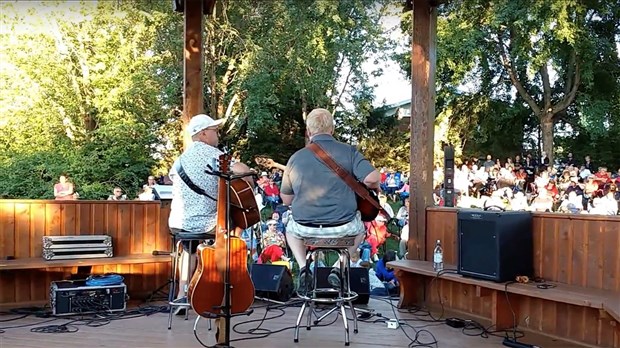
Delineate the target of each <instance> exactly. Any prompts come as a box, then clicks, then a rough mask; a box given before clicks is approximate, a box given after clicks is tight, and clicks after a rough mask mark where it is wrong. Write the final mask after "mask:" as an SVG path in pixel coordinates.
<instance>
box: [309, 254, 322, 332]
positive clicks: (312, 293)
mask: <svg viewBox="0 0 620 348" xmlns="http://www.w3.org/2000/svg"><path fill="white" fill-rule="evenodd" d="M306 255H308V256H307V257H306V267H310V259H313V260H315V258H316V251H310V252H309V253H306ZM318 264H319V263H318V262H316V261H315V262H314V267H312V290H311V291H310V293H309V294H308V293H307V294H308V295H309V297H310V301H309V302H310V303H309V306H308V307H309V308H308V323H307V325H306V330H311V329H312V314H313V313H314V301H313V299H314V298H315V296H316V288H317V281H316V273H317V271H318V269H319V267H318Z"/></svg>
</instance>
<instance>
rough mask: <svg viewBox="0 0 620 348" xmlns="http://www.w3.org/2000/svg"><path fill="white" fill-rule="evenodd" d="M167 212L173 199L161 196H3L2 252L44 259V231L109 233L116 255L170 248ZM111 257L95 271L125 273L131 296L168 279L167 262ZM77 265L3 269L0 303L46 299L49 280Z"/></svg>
mask: <svg viewBox="0 0 620 348" xmlns="http://www.w3.org/2000/svg"><path fill="white" fill-rule="evenodd" d="M169 211H170V209H169V204H161V203H160V202H159V201H155V202H142V201H120V202H117V201H62V202H61V201H46V200H0V257H1V258H3V259H4V258H6V257H8V256H12V257H14V258H15V259H24V258H41V253H42V237H43V236H45V235H49V236H70V235H91V234H106V235H110V236H112V243H113V249H114V256H128V255H137V254H150V253H151V252H152V251H153V250H170V237H169V234H168V215H169ZM111 260H113V259H111ZM111 262H112V264H110V265H106V266H94V267H93V269H92V271H93V273H96V274H101V273H107V272H116V273H120V274H123V275H124V276H125V278H126V279H125V283H126V284H127V286H128V292H129V294H130V295H132V296H133V297H139V296H142V295H145V294H147V293H149V292H150V291H153V290H154V289H156V288H157V286H158V285H160V284H164V283H165V282H166V281H167V279H168V275H169V269H170V266H169V263H145V264H131V265H127V264H123V265H116V264H113V261H111ZM74 268H75V267H73V268H71V267H69V268H48V269H32V270H15V271H11V270H4V271H1V272H0V284H2V286H0V304H20V303H31V302H40V301H45V300H47V299H48V296H49V295H48V293H49V286H50V282H51V281H53V280H60V279H65V278H67V277H68V276H70V274H71V273H72V271H74Z"/></svg>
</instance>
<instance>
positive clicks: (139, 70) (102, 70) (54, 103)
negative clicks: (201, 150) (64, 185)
mask: <svg viewBox="0 0 620 348" xmlns="http://www.w3.org/2000/svg"><path fill="white" fill-rule="evenodd" d="M35 5H36V6H35ZM1 6H2V12H3V13H5V15H4V16H3V18H2V20H3V23H5V24H7V26H10V27H11V29H12V30H10V31H8V32H3V33H2V37H1V40H2V42H4V43H7V44H6V45H2V48H0V50H1V52H0V54H1V55H2V57H3V67H6V68H7V69H3V70H2V73H1V74H0V79H2V80H1V81H2V83H1V84H0V85H2V86H6V88H3V89H2V91H1V93H0V95H1V98H3V100H2V103H1V105H2V106H0V115H2V122H1V123H0V127H2V132H0V134H1V135H0V161H1V163H2V166H1V168H2V169H0V171H1V172H2V173H0V175H1V176H2V177H3V178H8V179H6V180H7V182H6V183H5V184H4V185H3V187H2V192H1V193H0V194H1V195H2V196H5V197H30V198H32V197H38V198H50V197H51V196H52V190H51V183H52V181H53V180H55V178H57V177H58V175H59V174H60V173H61V172H67V173H68V174H69V175H70V177H71V178H72V179H73V180H74V181H75V183H76V187H77V190H78V192H79V193H80V194H81V196H82V197H84V198H91V199H92V198H102V197H105V196H107V194H109V193H110V192H111V188H112V187H114V186H121V187H122V188H124V189H125V191H127V192H128V193H129V194H130V195H131V194H133V193H135V192H136V191H137V189H138V187H139V186H140V183H142V182H143V181H145V177H146V176H147V175H148V174H149V173H150V171H151V168H152V167H154V165H155V163H156V158H155V155H156V154H157V153H158V151H157V150H158V144H159V143H161V141H160V139H159V138H158V134H159V132H160V130H161V128H162V127H164V126H165V123H166V121H167V119H168V113H169V111H167V110H166V109H167V108H166V105H165V104H164V103H163V102H164V101H165V99H163V98H161V96H162V94H161V93H160V91H161V90H163V89H164V86H165V83H164V82H165V81H162V80H161V79H158V78H156V76H157V75H158V74H159V73H160V72H161V71H162V69H161V63H162V62H163V58H165V57H163V58H162V56H160V55H155V54H153V48H154V46H155V43H156V38H157V33H158V29H160V28H161V26H162V25H163V24H165V23H166V19H167V16H168V14H165V13H162V12H158V11H156V10H153V9H151V11H150V12H146V11H142V10H140V9H138V8H136V7H135V5H134V4H133V3H120V2H99V3H96V4H94V3H81V4H79V5H78V4H76V3H61V4H54V3H43V5H41V4H30V3H27V2H26V3H25V2H18V3H3V4H2V5H1ZM34 18H40V21H38V22H34V21H33V19H34ZM15 76H20V77H21V80H22V81H18V79H16V78H15ZM11 87H15V88H11ZM22 101H25V102H22ZM9 115H10V116H9ZM33 173H35V174H34V175H33Z"/></svg>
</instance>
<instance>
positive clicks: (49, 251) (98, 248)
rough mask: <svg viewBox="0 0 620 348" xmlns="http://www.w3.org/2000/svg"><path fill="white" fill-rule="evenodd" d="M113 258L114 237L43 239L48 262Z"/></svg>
mask: <svg viewBox="0 0 620 348" xmlns="http://www.w3.org/2000/svg"><path fill="white" fill-rule="evenodd" d="M112 256H114V253H113V250H112V237H111V236H108V235H86V236H44V237H43V259H45V260H47V261H51V260H71V259H92V258H102V257H112Z"/></svg>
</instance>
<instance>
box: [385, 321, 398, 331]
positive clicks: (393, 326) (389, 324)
mask: <svg viewBox="0 0 620 348" xmlns="http://www.w3.org/2000/svg"><path fill="white" fill-rule="evenodd" d="M386 323H387V327H388V329H393V330H396V329H398V328H399V327H400V323H399V322H398V319H390V320H388V321H386Z"/></svg>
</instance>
